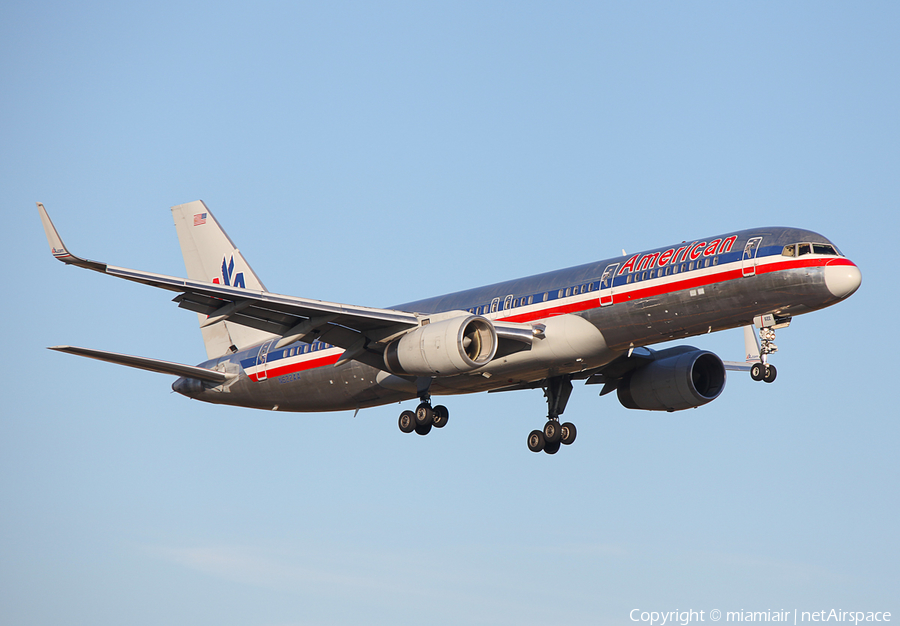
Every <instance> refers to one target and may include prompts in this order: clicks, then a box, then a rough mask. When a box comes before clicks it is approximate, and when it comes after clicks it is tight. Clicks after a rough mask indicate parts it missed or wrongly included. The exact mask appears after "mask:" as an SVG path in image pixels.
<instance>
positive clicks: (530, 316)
mask: <svg viewBox="0 0 900 626" xmlns="http://www.w3.org/2000/svg"><path fill="white" fill-rule="evenodd" d="M764 258H765V257H764ZM826 265H854V263H853V262H852V261H850V260H849V259H847V258H844V257H836V258H815V259H791V260H785V261H776V262H771V263H766V264H762V265H757V266H756V274H769V273H772V272H780V271H784V270H791V269H798V268H802V267H825V266H826ZM704 269H705V268H704ZM691 271H697V270H691ZM748 277H749V276H748ZM664 278H669V277H664ZM741 278H744V275H743V269H742V268H741V267H738V268H736V269H729V270H722V271H719V272H711V273H708V274H703V275H702V276H692V277H689V278H685V279H682V280H674V275H673V279H672V280H667V281H666V282H665V283H663V284H659V285H652V286H648V287H644V288H640V289H636V288H631V289H630V290H629V291H618V290H621V289H626V288H627V287H628V286H620V287H618V288H614V289H616V290H615V291H614V292H613V302H614V303H615V302H631V301H633V300H640V299H642V298H652V297H653V296H660V295H664V294H670V293H675V292H676V291H683V290H685V289H694V288H697V287H706V286H707V285H712V284H714V283H722V282H726V281H729V280H737V279H741ZM651 280H658V279H651ZM633 284H634V283H632V285H633ZM599 307H600V298H599V292H598V297H596V298H587V299H585V300H579V301H578V302H570V303H568V304H561V305H559V306H551V307H549V308H546V309H540V310H537V311H529V312H527V313H520V314H517V315H509V316H507V317H498V318H497V321H503V322H520V323H524V322H533V321H536V320H542V319H547V318H549V317H556V316H557V315H566V314H567V313H580V312H581V311H589V310H591V309H596V308H599ZM340 357H341V355H340V354H331V355H328V356H323V357H319V358H316V359H310V360H308V361H300V362H296V363H291V364H290V365H283V366H280V367H277V366H276V367H272V368H269V369H268V370H267V371H266V376H267V377H268V378H276V377H278V376H284V375H285V374H294V373H296V372H302V371H304V370H310V369H315V368H317V367H324V366H326V365H333V364H334V363H337V361H338V359H339V358H340ZM249 378H250V380H253V381H257V380H258V378H257V375H256V374H250V375H249Z"/></svg>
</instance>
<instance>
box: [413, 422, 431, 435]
mask: <svg viewBox="0 0 900 626" xmlns="http://www.w3.org/2000/svg"><path fill="white" fill-rule="evenodd" d="M430 432H431V424H428V425H427V426H419V425H416V434H417V435H422V436H423V437H424V436H425V435H427V434H428V433H430Z"/></svg>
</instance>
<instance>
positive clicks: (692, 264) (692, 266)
mask: <svg viewBox="0 0 900 626" xmlns="http://www.w3.org/2000/svg"><path fill="white" fill-rule="evenodd" d="M692 269H694V262H693V261H691V262H690V263H688V271H691V270H692Z"/></svg>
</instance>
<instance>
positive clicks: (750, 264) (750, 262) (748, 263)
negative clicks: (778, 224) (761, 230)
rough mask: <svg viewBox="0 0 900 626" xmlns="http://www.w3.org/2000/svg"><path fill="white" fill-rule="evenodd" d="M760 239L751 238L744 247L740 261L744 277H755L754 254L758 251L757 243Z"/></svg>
mask: <svg viewBox="0 0 900 626" xmlns="http://www.w3.org/2000/svg"><path fill="white" fill-rule="evenodd" d="M760 241H762V237H752V238H751V239H749V240H748V241H747V245H746V246H744V256H743V259H742V260H741V271H742V272H743V274H744V276H756V253H757V252H758V251H759V242H760Z"/></svg>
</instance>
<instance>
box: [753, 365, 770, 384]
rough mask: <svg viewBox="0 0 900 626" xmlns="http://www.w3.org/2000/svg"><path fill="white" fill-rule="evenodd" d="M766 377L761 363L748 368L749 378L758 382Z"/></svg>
mask: <svg viewBox="0 0 900 626" xmlns="http://www.w3.org/2000/svg"><path fill="white" fill-rule="evenodd" d="M765 375H766V369H765V368H764V367H763V364H762V363H754V364H753V365H751V366H750V378H752V379H753V380H756V381H760V380H762V379H763V377H764V376H765Z"/></svg>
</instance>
